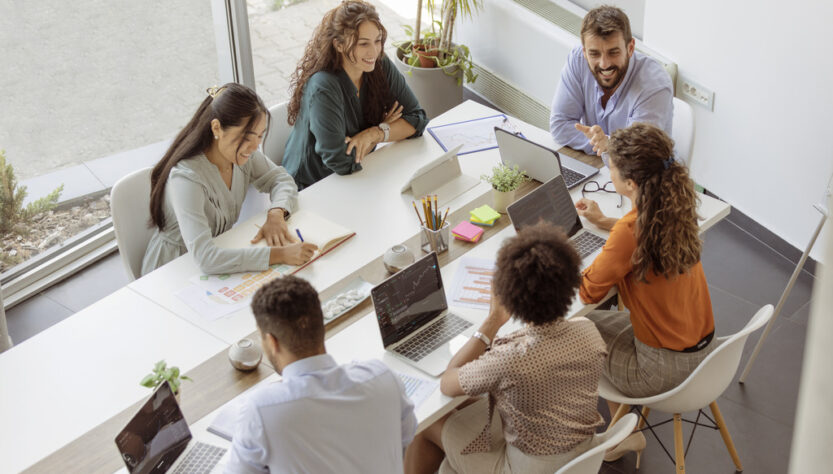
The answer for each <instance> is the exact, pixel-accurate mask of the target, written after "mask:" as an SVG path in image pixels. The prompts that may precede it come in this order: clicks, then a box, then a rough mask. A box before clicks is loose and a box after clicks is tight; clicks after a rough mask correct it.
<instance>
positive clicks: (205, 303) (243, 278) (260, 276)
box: [176, 211, 356, 320]
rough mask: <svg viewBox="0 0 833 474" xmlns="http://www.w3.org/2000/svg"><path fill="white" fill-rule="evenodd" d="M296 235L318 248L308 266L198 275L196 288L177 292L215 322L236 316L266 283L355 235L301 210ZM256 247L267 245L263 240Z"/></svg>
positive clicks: (293, 224) (292, 224)
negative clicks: (215, 320) (298, 233)
mask: <svg viewBox="0 0 833 474" xmlns="http://www.w3.org/2000/svg"><path fill="white" fill-rule="evenodd" d="M287 227H288V228H289V231H290V232H291V233H292V234H295V231H296V229H297V230H299V231H300V232H301V235H303V237H304V241H305V242H311V243H314V244H316V245H317V246H318V251H317V252H316V253H315V255H313V257H312V258H311V259H310V261H309V262H307V263H305V264H304V265H298V266H294V265H286V264H275V265H270V266H269V268H267V269H266V270H263V271H259V272H258V271H254V272H244V273H228V274H222V275H195V276H193V277H191V278H190V282H191V284H192V286H193V287H195V288H197V290H199V291H197V290H195V289H193V288H186V289H184V290H181V291H179V292H177V293H176V295H177V297H179V298H180V299H181V300H182V301H183V302H185V303H186V304H187V305H188V306H190V307H191V309H193V310H194V311H196V312H197V313H198V314H200V315H202V316H203V317H205V318H207V319H209V320H211V319H217V318H220V317H222V316H225V315H227V314H230V313H233V312H235V311H237V310H239V309H240V308H242V307H243V306H245V305H246V304H248V301H249V299H250V298H251V296H252V295H253V294H254V293H255V291H257V290H258V288H260V287H261V286H263V285H264V284H265V283H266V282H268V281H271V280H272V279H274V278H277V277H279V276H282V275H291V274H293V273H295V272H297V271H299V270H301V269H302V268H304V267H306V266H307V265H309V264H311V263H312V262H314V261H315V260H317V259H318V258H319V257H321V256H322V255H325V254H327V253H328V252H330V251H332V250H333V249H335V248H336V247H338V246H339V245H341V244H342V243H344V242H345V241H346V240H348V239H349V238H350V237H353V236H354V235H356V233H355V232H353V231H351V230H349V229H346V228H345V227H342V226H340V225H338V224H336V223H334V222H331V221H328V220H327V219H324V218H323V217H321V216H318V215H317V214H315V213H312V212H309V211H299V212H297V213H295V214H293V215H292V217H290V218H289V221H288V222H287ZM256 245H266V244H265V243H263V241H261V242H260V243H259V244H256Z"/></svg>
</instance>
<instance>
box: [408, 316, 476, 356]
mask: <svg viewBox="0 0 833 474" xmlns="http://www.w3.org/2000/svg"><path fill="white" fill-rule="evenodd" d="M469 326H471V323H470V322H468V321H466V320H465V319H463V318H461V317H459V316H455V315H453V314H451V313H447V314H446V315H445V316H444V317H443V318H441V319H439V320H437V321H435V322H434V323H432V324H431V325H430V326H426V327H424V328H423V329H422V330H421V331H420V332H419V333H418V334H416V335H415V336H414V337H412V338H411V339H408V342H406V343H404V344H402V345H401V346H399V347H397V348H396V349H394V351H396V352H397V353H398V354H401V355H403V356H405V357H407V358H408V359H411V360H412V361H414V362H419V360H420V359H422V358H423V357H425V356H426V355H428V354H430V353H431V352H433V351H434V349H436V348H438V347H440V346H441V345H443V344H445V343H446V342H448V341H450V340H451V339H453V338H454V336H456V335H458V334H460V333H461V332H463V331H465V330H466V328H468V327H469Z"/></svg>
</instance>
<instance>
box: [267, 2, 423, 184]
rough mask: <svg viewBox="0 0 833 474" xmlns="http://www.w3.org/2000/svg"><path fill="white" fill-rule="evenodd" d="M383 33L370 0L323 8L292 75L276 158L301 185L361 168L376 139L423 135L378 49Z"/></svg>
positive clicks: (410, 98)
mask: <svg viewBox="0 0 833 474" xmlns="http://www.w3.org/2000/svg"><path fill="white" fill-rule="evenodd" d="M386 37H387V32H386V31H385V28H384V27H383V26H382V23H381V22H380V21H379V15H378V14H377V13H376V9H375V8H374V7H373V5H371V4H370V3H366V2H362V1H345V2H343V3H342V4H341V5H339V6H337V7H336V8H334V9H332V10H330V11H329V12H327V14H326V15H324V19H323V20H322V21H321V24H320V25H319V26H318V27H317V28H316V29H315V32H314V33H313V36H312V39H311V40H310V42H309V44H307V47H306V51H305V52H304V56H303V58H301V61H300V62H299V63H298V68H297V69H296V70H295V72H294V73H293V75H292V82H291V87H292V90H293V91H292V98H291V99H290V101H289V109H288V122H289V124H290V125H294V127H293V129H292V134H291V135H290V137H289V141H288V142H287V144H286V151H285V152H284V158H283V165H284V166H285V167H286V169H287V171H289V173H290V174H292V176H293V177H294V178H295V181H296V182H297V183H298V188H299V189H303V188H305V187H307V186H310V185H312V184H313V183H315V182H316V181H318V180H320V179H322V178H324V177H326V176H329V175H330V174H332V173H337V174H341V175H344V174H350V173H352V172H354V171H359V170H361V162H362V160H363V159H364V157H365V156H366V155H367V154H368V153H370V152H371V151H373V149H374V147H375V146H376V145H377V144H379V143H382V142H389V141H398V140H402V139H405V138H409V137H415V136H420V135H422V132H423V131H424V130H425V125H426V124H427V123H428V119H427V118H426V116H425V111H424V110H422V109H421V108H420V106H419V103H418V102H417V99H416V97H415V96H414V94H413V92H411V90H410V89H409V88H408V86H407V84H405V78H404V77H402V74H401V73H400V72H399V71H397V70H396V67H395V66H394V65H393V63H392V62H391V61H390V59H388V57H387V56H386V55H385V53H384V46H385V39H386Z"/></svg>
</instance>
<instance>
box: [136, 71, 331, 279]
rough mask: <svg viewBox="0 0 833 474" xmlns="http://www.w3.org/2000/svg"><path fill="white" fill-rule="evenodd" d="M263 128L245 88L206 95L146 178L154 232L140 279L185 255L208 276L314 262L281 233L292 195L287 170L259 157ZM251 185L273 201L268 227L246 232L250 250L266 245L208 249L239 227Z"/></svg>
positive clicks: (260, 111)
mask: <svg viewBox="0 0 833 474" xmlns="http://www.w3.org/2000/svg"><path fill="white" fill-rule="evenodd" d="M268 123H269V111H268V110H267V109H266V107H265V106H264V105H263V102H262V101H261V100H260V98H259V97H258V96H257V94H255V93H254V92H253V91H252V90H251V89H249V88H248V87H245V86H242V85H239V84H234V83H230V84H226V85H224V86H222V87H219V88H218V87H214V88H211V89H209V91H208V97H206V98H205V100H203V102H202V104H200V107H199V108H198V109H197V112H196V113H195V114H194V116H193V117H192V118H191V120H190V121H189V122H188V125H186V126H185V128H184V129H183V130H182V131H181V132H179V135H177V137H176V138H175V139H174V141H173V143H172V144H171V146H170V147H169V148H168V151H167V152H165V156H163V157H162V160H160V161H159V163H157V164H156V166H154V167H153V171H152V172H151V178H150V181H151V191H150V216H151V222H152V224H153V226H154V227H155V229H154V233H153V235H152V236H151V239H150V242H149V243H148V248H147V250H146V252H145V256H144V259H143V261H142V274H143V275H144V274H146V273H148V272H150V271H152V270H154V269H156V268H157V267H159V266H161V265H163V264H165V263H167V262H169V261H171V260H173V259H175V258H176V257H178V256H180V255H182V254H184V253H185V252H191V253H192V255H193V256H194V260H195V261H196V262H197V265H198V266H199V267H200V269H201V270H202V271H203V272H206V273H228V272H241V271H249V270H265V269H266V268H268V266H269V265H270V264H274V263H288V264H291V265H300V264H302V263H305V262H306V261H308V260H309V259H310V258H311V257H312V254H313V252H314V251H315V249H316V247H315V245H312V244H307V243H301V242H297V240H296V239H295V238H293V236H292V233H291V232H290V231H289V230H288V229H287V226H286V221H285V219H286V218H287V217H288V216H289V213H290V212H292V211H293V210H294V208H295V205H296V202H297V195H298V188H297V187H296V186H295V183H294V182H293V180H292V177H291V176H290V175H289V174H288V173H287V172H286V170H284V169H283V168H281V167H279V166H276V165H275V164H274V163H272V162H271V161H269V160H268V159H267V158H266V157H265V156H264V155H263V154H262V153H260V152H259V151H258V150H257V148H258V146H259V145H260V142H261V141H262V140H263V135H264V134H265V133H266V129H267V127H268ZM250 184H252V185H254V186H255V188H257V189H258V190H260V191H262V192H268V193H269V194H270V196H271V201H272V205H271V209H270V210H269V212H268V213H267V217H266V221H265V222H264V223H263V225H262V226H260V229H259V230H257V231H256V232H255V229H252V230H253V233H254V239H253V240H252V243H257V242H259V241H261V240H263V241H265V242H266V244H267V246H260V247H250V248H238V249H227V248H220V247H218V246H216V245H214V243H213V242H212V237H214V236H216V235H218V234H221V233H223V232H225V231H227V230H228V229H230V228H231V226H232V225H233V224H234V223H235V221H237V218H238V217H239V215H240V208H241V207H242V205H243V200H244V199H245V197H246V191H247V190H248V189H249V185H250Z"/></svg>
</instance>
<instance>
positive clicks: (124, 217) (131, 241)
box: [110, 168, 153, 281]
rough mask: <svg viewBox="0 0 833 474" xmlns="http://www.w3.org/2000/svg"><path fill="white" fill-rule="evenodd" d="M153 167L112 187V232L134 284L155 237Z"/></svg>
mask: <svg viewBox="0 0 833 474" xmlns="http://www.w3.org/2000/svg"><path fill="white" fill-rule="evenodd" d="M150 172H151V168H143V169H140V170H137V171H134V172H132V173H130V174H128V175H127V176H125V177H123V178H122V179H120V180H118V181H117V182H116V184H114V185H113V189H112V190H111V191H110V208H111V209H112V212H113V230H115V233H116V243H117V244H118V246H119V253H120V254H121V260H122V263H124V268H125V270H127V276H128V278H130V281H133V280H135V279H137V278H139V277H140V276H142V258H144V256H145V250H147V246H148V242H149V241H150V237H151V235H153V228H152V227H150V226H149V225H148V224H149V222H150Z"/></svg>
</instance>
